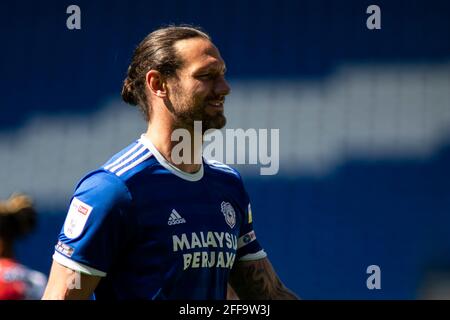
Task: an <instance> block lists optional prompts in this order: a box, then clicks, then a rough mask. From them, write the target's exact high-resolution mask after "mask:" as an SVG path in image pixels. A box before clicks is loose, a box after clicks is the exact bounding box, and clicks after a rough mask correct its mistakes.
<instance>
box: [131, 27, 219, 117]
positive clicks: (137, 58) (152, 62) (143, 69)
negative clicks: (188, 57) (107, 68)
mask: <svg viewBox="0 0 450 320" xmlns="http://www.w3.org/2000/svg"><path fill="white" fill-rule="evenodd" d="M196 37H201V38H205V39H208V40H210V39H211V38H210V37H209V35H207V34H206V33H205V32H204V31H202V30H201V29H200V28H198V27H193V26H188V25H181V26H173V25H172V26H168V27H164V28H161V29H158V30H155V31H153V32H152V33H150V34H149V35H148V36H146V37H145V39H144V40H142V42H141V43H140V44H139V45H138V47H137V48H136V50H135V51H134V54H133V58H132V60H131V64H130V66H129V67H128V72H127V77H126V79H125V80H124V83H123V87H122V99H123V101H125V102H126V103H129V104H131V105H138V106H139V108H140V109H141V111H142V113H143V114H144V116H145V119H146V120H147V121H148V120H149V118H150V111H151V109H150V107H151V106H149V105H148V103H147V96H146V93H145V75H146V74H147V72H148V71H149V70H157V71H159V72H160V73H161V74H162V75H163V77H165V78H166V79H168V78H170V77H173V76H174V75H175V73H176V71H177V70H178V69H179V68H180V67H181V66H182V64H183V61H182V60H181V59H180V57H178V56H177V54H176V52H175V49H174V44H175V43H176V42H177V41H180V40H185V39H191V38H196Z"/></svg>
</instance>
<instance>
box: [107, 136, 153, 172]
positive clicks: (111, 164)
mask: <svg viewBox="0 0 450 320" xmlns="http://www.w3.org/2000/svg"><path fill="white" fill-rule="evenodd" d="M156 163H157V160H156V159H155V157H154V156H153V153H152V152H151V151H150V150H149V148H148V147H147V146H146V145H145V144H144V143H143V142H142V141H141V140H140V139H139V140H136V141H135V142H133V143H132V144H130V145H129V146H127V147H126V148H124V149H123V150H121V151H120V152H118V153H116V154H115V155H114V156H112V157H111V158H110V159H109V160H108V161H107V162H106V163H105V164H104V165H103V166H102V167H101V169H102V170H103V171H105V172H108V173H111V174H113V175H115V176H116V177H119V178H120V180H122V181H127V180H129V179H130V178H131V177H133V176H135V175H136V174H138V173H140V172H142V171H143V170H144V169H146V168H148V167H151V166H153V165H155V164H156Z"/></svg>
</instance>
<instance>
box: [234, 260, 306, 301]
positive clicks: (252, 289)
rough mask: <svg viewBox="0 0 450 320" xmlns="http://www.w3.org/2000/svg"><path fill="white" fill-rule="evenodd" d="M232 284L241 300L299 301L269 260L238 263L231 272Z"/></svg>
mask: <svg viewBox="0 0 450 320" xmlns="http://www.w3.org/2000/svg"><path fill="white" fill-rule="evenodd" d="M230 284H231V286H232V287H233V289H234V290H235V291H236V293H237V295H238V296H239V298H240V299H253V300H297V299H299V298H298V297H297V296H296V295H295V294H294V293H292V292H291V291H290V290H289V289H287V288H286V287H285V286H284V285H283V283H282V282H281V280H280V278H278V276H277V274H276V273H275V270H274V269H273V267H272V264H271V263H270V261H269V259H267V258H263V259H259V260H253V261H237V262H236V263H235V265H234V267H233V269H232V270H231V275H230Z"/></svg>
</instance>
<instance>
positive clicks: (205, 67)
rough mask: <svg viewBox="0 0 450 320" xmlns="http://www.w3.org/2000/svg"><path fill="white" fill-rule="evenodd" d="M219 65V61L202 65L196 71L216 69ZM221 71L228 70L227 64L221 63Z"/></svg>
mask: <svg viewBox="0 0 450 320" xmlns="http://www.w3.org/2000/svg"><path fill="white" fill-rule="evenodd" d="M216 65H217V63H211V64H209V65H206V66H204V67H200V68H199V69H197V70H195V71H194V72H195V73H199V72H205V71H210V70H211V69H216V68H215V66H216ZM220 69H221V71H223V72H224V73H225V72H227V66H226V65H225V64H223V67H222V65H221V68H220Z"/></svg>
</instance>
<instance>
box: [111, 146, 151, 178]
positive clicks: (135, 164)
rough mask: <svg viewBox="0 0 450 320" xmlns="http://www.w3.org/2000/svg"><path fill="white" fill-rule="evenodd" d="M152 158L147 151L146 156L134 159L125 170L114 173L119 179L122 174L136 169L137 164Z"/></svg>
mask: <svg viewBox="0 0 450 320" xmlns="http://www.w3.org/2000/svg"><path fill="white" fill-rule="evenodd" d="M151 156H152V153H151V152H150V151H149V152H148V153H147V154H145V155H143V156H141V157H140V158H138V159H136V160H135V161H134V162H132V163H130V164H129V165H128V166H126V167H125V168H123V169H122V170H120V171H118V172H115V174H116V175H117V176H118V177H120V176H121V175H122V174H124V173H125V172H127V171H129V170H131V169H133V168H134V167H136V166H137V165H138V164H140V163H142V162H144V161H145V160H147V159H148V158H150V157H151Z"/></svg>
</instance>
